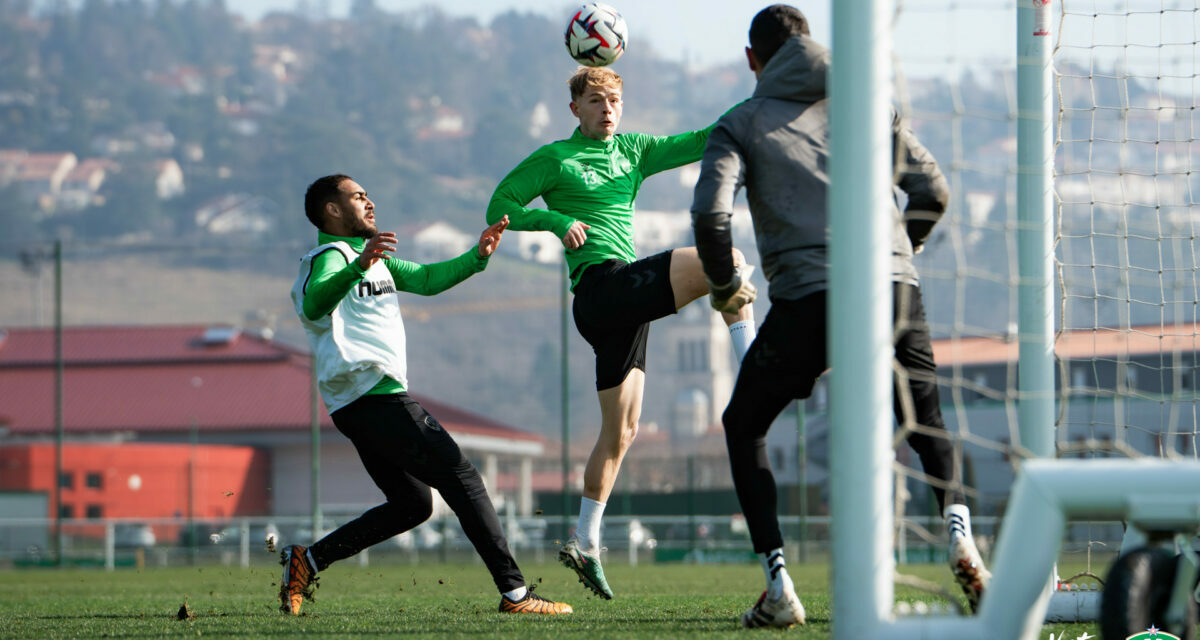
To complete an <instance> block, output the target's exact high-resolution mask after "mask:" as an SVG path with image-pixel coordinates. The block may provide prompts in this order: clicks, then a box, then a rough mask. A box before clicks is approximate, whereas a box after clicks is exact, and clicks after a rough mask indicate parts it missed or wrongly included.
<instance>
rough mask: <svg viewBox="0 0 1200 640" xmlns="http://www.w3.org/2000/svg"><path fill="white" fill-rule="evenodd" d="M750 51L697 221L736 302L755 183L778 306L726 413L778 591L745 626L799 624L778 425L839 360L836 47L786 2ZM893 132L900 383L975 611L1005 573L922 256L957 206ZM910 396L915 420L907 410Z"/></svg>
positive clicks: (759, 30)
mask: <svg viewBox="0 0 1200 640" xmlns="http://www.w3.org/2000/svg"><path fill="white" fill-rule="evenodd" d="M746 56H747V59H748V61H749V64H750V69H751V70H752V71H754V74H755V76H756V77H757V78H758V85H757V88H756V89H755V92H754V97H753V98H752V99H750V100H748V101H746V102H745V103H743V104H741V105H738V106H737V107H735V108H734V109H731V110H730V111H729V113H727V114H725V116H724V117H722V118H721V119H720V120H719V121H718V122H717V125H716V127H715V128H714V129H713V132H712V133H711V134H710V136H709V139H708V146H707V148H706V150H705V152H704V157H703V160H702V161H701V168H700V179H699V181H698V182H697V184H696V193H695V199H694V201H693V204H692V220H693V225H694V229H695V233H696V247H697V249H698V251H699V254H700V259H701V262H702V263H703V266H704V272H705V274H706V276H707V277H708V280H709V281H710V282H713V283H723V284H721V285H717V286H714V287H713V293H712V295H713V297H714V301H713V304H714V306H715V305H717V304H723V302H724V300H723V299H722V298H721V296H722V295H724V296H726V297H729V296H735V295H736V292H737V291H738V290H739V288H740V287H741V286H742V283H741V282H740V276H739V274H738V272H737V271H736V270H735V269H734V268H733V264H732V262H731V261H730V259H729V248H730V246H731V239H730V218H731V215H732V212H733V199H734V195H735V194H736V193H737V191H738V189H740V188H742V187H745V188H746V195H747V197H748V199H749V202H750V215H751V217H752V218H753V220H754V230H755V236H756V240H757V242H758V249H759V253H760V254H761V257H762V268H763V274H764V275H765V276H766V278H767V281H768V283H769V296H770V299H771V310H770V312H769V313H768V314H767V317H766V320H764V322H763V325H762V327H761V328H760V329H759V332H758V336H757V338H755V340H754V342H753V344H751V346H750V350H749V351H748V352H747V353H746V357H745V359H744V360H743V361H742V367H741V371H740V372H739V375H738V379H737V383H736V386H735V387H734V391H733V397H732V398H731V399H730V401H729V406H728V408H726V410H725V414H724V416H723V421H724V425H725V442H726V445H727V447H728V449H729V458H730V465H731V467H732V469H733V481H734V486H735V487H736V489H737V494H738V499H739V501H740V502H741V506H742V510H743V512H744V513H745V515H746V522H747V524H748V526H749V529H750V538H751V541H752V543H753V545H754V551H755V552H757V553H758V554H760V555H761V556H762V561H763V570H764V572H765V573H766V576H767V590H766V592H765V593H764V594H763V597H762V598H760V599H759V601H758V603H757V604H755V605H754V607H752V608H751V609H750V610H749V611H747V612H746V613H745V615H743V617H742V622H743V624H744V625H745V626H747V627H755V626H791V624H794V623H803V621H804V608H803V606H801V604H800V601H799V600H798V599H797V598H796V596H795V593H794V588H793V586H792V582H791V579H790V578H789V577H788V575H787V570H786V569H785V568H784V559H783V538H782V536H781V534H780V531H779V522H778V518H777V516H776V487H775V480H774V477H773V475H772V473H771V467H770V465H769V463H768V462H767V455H766V434H767V429H769V428H770V426H771V423H772V421H774V420H775V418H776V416H778V415H779V412H780V411H782V410H783V408H784V407H785V406H786V405H787V404H788V403H789V402H791V401H792V400H793V399H796V398H807V397H808V396H809V394H810V393H811V392H812V388H813V385H814V384H815V382H816V381H817V378H819V377H820V376H821V374H822V373H823V372H824V371H825V369H826V368H827V365H828V363H827V362H826V339H827V327H826V316H825V313H826V300H825V291H826V288H827V287H828V256H827V252H828V227H829V224H828V220H827V218H828V216H827V213H826V199H827V196H828V191H829V174H828V173H827V168H828V161H829V114H828V109H829V100H828V99H827V97H826V93H825V78H826V73H827V67H828V65H829V52H828V51H827V50H826V49H825V48H824V47H822V46H821V45H819V44H817V42H815V41H814V40H813V39H812V38H810V37H809V29H808V23H807V21H806V19H805V18H804V16H803V14H801V13H800V11H799V10H797V9H795V8H793V7H790V6H786V5H773V6H770V7H767V8H766V9H763V10H762V11H761V12H759V13H758V15H756V16H755V17H754V20H753V22H752V23H751V26H750V47H748V48H747V49H746ZM892 131H893V145H894V152H895V155H894V158H895V180H896V185H897V186H899V187H900V189H901V190H903V191H904V192H905V193H906V194H907V196H908V204H907V206H906V208H905V211H904V214H903V215H901V214H900V211H899V209H895V215H894V225H895V228H894V229H893V234H892V235H893V241H892V282H893V292H894V302H895V308H894V314H893V320H894V322H895V325H896V331H895V336H896V345H895V357H896V360H897V361H898V362H899V363H900V365H901V366H902V367H903V368H904V370H905V372H906V374H907V375H906V377H907V385H906V386H907V389H901V387H900V385H899V384H898V385H897V401H896V403H895V410H896V417H897V419H898V420H899V421H900V423H901V424H902V425H903V426H904V427H905V429H906V430H907V439H908V443H909V444H910V445H911V446H912V447H913V449H914V450H916V452H917V455H918V456H919V457H920V458H921V465H922V467H923V468H924V470H925V473H926V474H927V475H928V476H929V477H930V478H931V479H932V481H931V484H932V486H933V490H934V493H935V495H936V497H937V500H938V503H939V506H940V507H941V508H942V509H943V513H944V515H945V518H946V523H947V529H948V530H949V533H950V563H951V568H952V569H953V571H954V575H955V577H956V579H957V580H958V582H959V584H960V585H961V586H962V587H963V590H964V592H965V593H966V594H967V597H968V599H969V600H970V601H971V604H972V605H973V606H975V605H977V604H978V601H979V598H980V596H981V594H982V592H983V590H984V588H985V587H986V584H987V581H988V580H989V578H990V577H991V576H990V574H989V573H988V571H987V569H986V567H985V566H984V564H983V561H982V559H981V558H980V556H979V551H978V550H977V549H976V547H975V542H974V539H973V537H972V535H971V525H970V513H969V511H968V510H967V507H966V505H965V504H964V499H963V493H962V490H961V487H962V482H961V478H959V477H958V476H957V475H956V473H955V472H956V470H957V468H958V465H956V460H955V456H954V448H953V446H952V445H951V443H950V441H949V439H948V438H947V436H946V435H945V434H944V433H942V432H943V431H944V430H945V424H944V423H943V421H942V414H941V408H940V406H939V403H938V390H937V383H936V380H935V373H936V365H935V364H934V360H933V348H932V346H931V344H930V337H929V327H928V325H927V324H926V321H925V312H924V309H923V308H922V304H921V291H920V289H919V288H918V280H917V270H916V268H915V267H914V266H913V262H912V257H913V254H914V250H916V251H919V250H920V249H921V246H922V244H923V243H924V242H925V239H926V238H927V237H928V236H929V233H930V231H931V229H932V228H933V225H934V224H935V223H936V222H937V221H938V219H939V218H940V217H941V215H942V213H943V212H944V211H945V209H946V204H947V202H948V201H949V189H948V187H947V184H946V179H945V177H944V176H943V175H942V173H941V171H940V170H939V169H938V166H937V162H936V161H935V160H934V159H933V156H932V155H930V153H929V152H928V151H927V150H926V149H925V148H924V147H923V146H921V144H920V142H918V141H917V139H916V136H915V135H913V133H912V131H911V130H909V129H908V128H907V127H905V126H904V125H903V123H902V122H901V121H900V119H899V118H898V117H897V116H893V120H892ZM834 375H838V374H837V373H835V374H834ZM851 375H852V373H851ZM905 391H906V392H907V393H909V394H910V395H911V398H912V408H913V413H912V415H905V413H904V412H903V411H902V410H901V404H902V403H901V402H900V400H899V394H901V393H904V392H905ZM833 428H836V426H834V427H833Z"/></svg>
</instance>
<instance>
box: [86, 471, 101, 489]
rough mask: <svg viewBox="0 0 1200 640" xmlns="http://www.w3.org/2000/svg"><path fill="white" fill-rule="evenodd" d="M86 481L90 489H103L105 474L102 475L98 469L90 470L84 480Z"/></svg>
mask: <svg viewBox="0 0 1200 640" xmlns="http://www.w3.org/2000/svg"><path fill="white" fill-rule="evenodd" d="M84 482H85V484H87V486H88V488H90V489H101V488H103V487H104V476H102V475H100V474H99V473H98V472H96V471H90V472H88V474H87V478H86V479H85V480H84Z"/></svg>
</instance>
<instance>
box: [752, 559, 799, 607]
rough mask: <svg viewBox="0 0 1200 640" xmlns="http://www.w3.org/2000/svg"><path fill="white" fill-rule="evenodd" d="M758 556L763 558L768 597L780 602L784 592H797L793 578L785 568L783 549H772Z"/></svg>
mask: <svg viewBox="0 0 1200 640" xmlns="http://www.w3.org/2000/svg"><path fill="white" fill-rule="evenodd" d="M758 555H759V556H760V557H761V558H762V566H763V574H764V575H766V577H767V597H768V598H770V599H771V600H778V599H779V597H780V596H782V595H783V593H784V591H792V592H795V590H796V587H795V586H794V585H793V584H792V577H791V576H789V575H788V572H787V567H785V566H784V565H785V564H786V563H785V562H784V561H783V549H772V550H770V551H768V552H766V553H760V554H758Z"/></svg>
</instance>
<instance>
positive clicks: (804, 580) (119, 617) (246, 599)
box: [0, 560, 1099, 640]
mask: <svg viewBox="0 0 1200 640" xmlns="http://www.w3.org/2000/svg"><path fill="white" fill-rule="evenodd" d="M902 569H903V571H904V572H905V573H908V574H910V575H916V576H919V577H922V578H925V579H927V580H932V581H935V582H937V583H939V584H940V585H942V586H944V587H946V588H949V587H951V586H952V585H953V583H952V580H951V578H950V574H949V570H948V569H947V568H946V567H944V566H941V565H928V566H926V565H921V566H913V565H909V566H906V567H903V568H902ZM522 570H523V571H524V573H525V577H526V579H527V580H528V581H529V583H530V584H532V585H534V586H535V587H536V589H537V591H538V593H539V594H541V595H543V596H545V597H548V598H551V599H555V600H565V601H567V602H570V603H571V604H572V605H573V606H574V607H575V613H574V614H572V615H568V616H525V615H512V614H501V613H498V612H497V611H496V606H497V604H498V602H499V595H498V594H497V593H496V589H495V586H494V585H493V584H492V582H491V579H490V578H489V576H488V575H487V572H486V571H485V570H484V568H483V566H482V564H472V565H460V564H450V565H439V564H421V565H407V564H388V565H383V564H380V565H377V566H370V567H360V566H358V565H357V564H356V563H354V561H353V560H350V561H345V562H343V563H341V564H340V565H335V566H334V567H331V568H330V569H329V570H327V571H326V572H324V573H322V574H321V580H320V584H321V586H320V588H319V589H318V590H317V593H316V601H315V602H306V603H305V605H304V612H303V614H302V615H300V616H298V617H291V616H285V615H284V614H282V613H280V612H279V610H278V602H277V600H276V595H277V592H278V582H279V573H280V572H279V569H278V567H277V565H266V564H263V565H256V566H254V567H252V568H250V569H241V568H229V567H220V566H207V567H198V568H169V569H156V568H148V569H146V570H144V571H140V572H139V571H137V570H135V569H120V570H117V571H115V572H111V573H109V572H104V571H101V570H82V569H68V570H61V571H56V570H45V569H43V570H12V571H3V572H0V638H163V637H175V636H187V637H221V638H227V637H247V638H261V637H296V636H319V637H330V638H332V637H347V638H348V637H355V638H364V637H404V638H470V637H513V638H518V637H519V638H522V639H538V638H547V639H550V638H579V639H581V640H597V639H599V638H614V639H615V638H689V639H696V638H747V637H750V636H749V635H748V634H763V635H766V636H768V637H775V636H777V635H780V634H786V637H789V638H828V637H830V635H831V626H830V599H829V587H828V585H829V573H828V567H827V566H823V565H799V564H794V565H791V566H789V570H791V571H792V577H793V579H794V580H795V582H796V590H797V592H798V593H799V595H800V599H801V601H802V602H803V603H804V606H805V609H806V610H807V613H808V624H807V625H806V626H804V627H797V628H794V629H791V630H789V631H784V632H780V631H775V630H757V631H745V630H742V629H740V628H739V626H738V617H739V616H740V615H741V613H742V611H744V610H745V609H746V608H747V607H749V606H750V605H751V604H753V602H754V600H755V598H757V596H758V594H759V593H760V592H761V590H762V580H763V578H762V572H761V570H760V569H759V568H758V567H757V566H754V565H663V564H658V565H655V564H642V565H640V566H637V567H630V566H627V565H622V564H613V565H612V566H610V567H607V568H606V571H607V573H608V578H609V582H610V584H612V586H613V589H614V590H615V592H616V596H617V597H616V598H615V599H613V600H611V601H604V600H600V599H598V598H595V597H589V595H588V592H586V591H585V590H584V588H583V587H582V586H581V585H580V584H579V583H578V582H576V580H575V578H574V574H572V573H570V572H569V571H568V570H567V569H565V568H563V567H561V566H559V565H556V564H555V565H551V564H545V565H537V564H529V563H524V566H523V567H522ZM897 599H898V600H904V601H908V602H916V601H918V600H922V601H925V602H929V603H937V602H944V600H941V599H939V598H938V597H936V596H929V595H927V594H924V593H919V592H916V591H914V590H912V589H910V588H907V587H898V588H897ZM185 602H186V603H187V605H188V606H189V607H190V609H191V611H192V612H193V613H194V614H195V617H194V618H192V619H190V620H182V621H181V620H178V619H177V618H176V614H177V612H178V611H179V609H180V606H181V605H182V604H184V603H185ZM964 602H965V601H964ZM1013 613H1014V615H1016V614H1017V613H1019V612H1015V611H1014V612H1013ZM1085 632H1086V633H1087V634H1089V635H1090V636H1091V637H1095V636H1096V635H1097V634H1098V633H1099V632H1098V630H1097V629H1096V625H1094V624H1073V625H1048V626H1046V627H1044V628H1043V630H1042V633H1041V634H1040V636H1039V637H1040V638H1050V637H1051V634H1053V637H1054V638H1055V639H1057V638H1060V637H1061V638H1065V639H1067V640H1075V639H1076V638H1078V637H1080V636H1083V634H1084V633H1085ZM1084 637H1087V636H1084Z"/></svg>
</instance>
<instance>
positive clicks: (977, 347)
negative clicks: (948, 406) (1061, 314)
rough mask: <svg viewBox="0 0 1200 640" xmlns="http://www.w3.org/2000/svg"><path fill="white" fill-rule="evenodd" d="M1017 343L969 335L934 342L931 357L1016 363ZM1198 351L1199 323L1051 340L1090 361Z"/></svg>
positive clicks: (941, 362) (1058, 349)
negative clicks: (1176, 351) (1093, 359)
mask: <svg viewBox="0 0 1200 640" xmlns="http://www.w3.org/2000/svg"><path fill="white" fill-rule="evenodd" d="M1019 349H1020V346H1019V344H1018V342H1017V341H1016V340H1011V341H1008V340H1005V339H1003V338H990V337H970V338H958V339H945V340H934V341H933V358H934V360H935V361H936V362H937V363H938V366H943V367H944V366H949V365H952V364H956V363H957V364H966V365H970V364H997V363H1001V362H1016V361H1017V360H1018V357H1019V353H1018V352H1019ZM1174 350H1180V351H1184V352H1195V351H1200V326H1198V325H1192V324H1181V325H1146V326H1137V327H1131V328H1130V330H1129V331H1120V330H1116V329H1106V328H1098V329H1096V330H1094V331H1083V330H1077V331H1064V332H1063V333H1062V334H1060V335H1059V336H1058V337H1057V339H1056V340H1055V343H1054V353H1055V355H1056V356H1057V357H1058V358H1061V359H1064V360H1089V359H1092V358H1113V357H1118V356H1133V355H1139V354H1143V355H1144V354H1153V353H1170V352H1172V351H1174Z"/></svg>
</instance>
